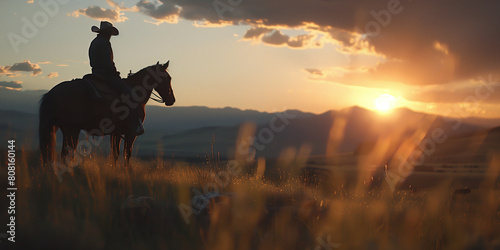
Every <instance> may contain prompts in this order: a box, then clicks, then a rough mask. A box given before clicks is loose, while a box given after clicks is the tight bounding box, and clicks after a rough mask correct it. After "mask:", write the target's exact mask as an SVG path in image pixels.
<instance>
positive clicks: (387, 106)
mask: <svg viewBox="0 0 500 250" xmlns="http://www.w3.org/2000/svg"><path fill="white" fill-rule="evenodd" d="M395 100H396V97H394V96H392V95H390V94H381V95H380V96H379V97H377V99H375V101H374V102H373V108H374V109H375V110H377V111H378V112H381V113H387V112H389V111H391V110H392V109H393V108H394V101H395Z"/></svg>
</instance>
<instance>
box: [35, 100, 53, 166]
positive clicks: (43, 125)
mask: <svg viewBox="0 0 500 250" xmlns="http://www.w3.org/2000/svg"><path fill="white" fill-rule="evenodd" d="M52 112H53V109H52V105H51V99H50V97H47V94H45V95H43V96H42V99H41V100H40V109H39V124H38V136H39V143H40V153H41V155H42V163H43V166H46V165H47V164H49V163H52V162H53V161H54V160H55V146H56V131H57V127H56V125H55V123H54V117H53V116H52Z"/></svg>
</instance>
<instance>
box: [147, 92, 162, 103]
mask: <svg viewBox="0 0 500 250" xmlns="http://www.w3.org/2000/svg"><path fill="white" fill-rule="evenodd" d="M155 91H156V90H154V89H153V91H151V94H152V95H154V96H156V97H157V98H158V99H156V98H154V97H152V96H149V99H151V100H153V101H155V102H157V103H165V100H163V97H161V96H159V95H158V94H156V93H155Z"/></svg>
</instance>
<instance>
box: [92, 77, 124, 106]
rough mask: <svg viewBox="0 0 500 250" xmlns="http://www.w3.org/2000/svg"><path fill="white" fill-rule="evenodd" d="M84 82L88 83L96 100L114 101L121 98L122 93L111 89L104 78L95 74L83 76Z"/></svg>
mask: <svg viewBox="0 0 500 250" xmlns="http://www.w3.org/2000/svg"><path fill="white" fill-rule="evenodd" d="M83 80H86V81H87V83H88V84H87V87H88V89H89V91H90V93H91V95H93V96H94V98H96V99H99V100H105V101H112V100H115V99H116V98H119V95H120V93H117V92H116V91H115V90H114V89H113V88H112V87H110V86H109V84H107V83H106V81H105V80H104V78H103V77H101V76H99V75H95V74H87V75H85V76H83Z"/></svg>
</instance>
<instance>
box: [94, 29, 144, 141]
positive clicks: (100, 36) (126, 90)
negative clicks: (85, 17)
mask: <svg viewBox="0 0 500 250" xmlns="http://www.w3.org/2000/svg"><path fill="white" fill-rule="evenodd" d="M91 30H92V32H95V33H97V37H96V38H94V40H93V41H92V43H91V44H90V48H89V59H90V66H91V67H92V74H94V75H99V76H101V77H102V78H103V79H104V80H105V81H106V83H108V84H110V85H111V87H113V88H114V89H115V90H116V91H118V92H120V93H123V94H125V95H128V96H131V93H132V91H131V89H130V87H128V86H127V85H126V84H125V82H124V81H123V80H122V79H121V77H120V72H118V71H116V67H115V63H114V62H113V50H112V49H111V43H110V41H109V40H110V39H111V36H117V35H118V33H119V32H118V29H116V28H115V27H114V26H113V24H112V23H110V22H107V21H102V22H101V25H100V27H99V28H98V27H96V26H92V29H91ZM130 114H132V116H133V117H130V119H128V121H130V122H129V124H130V126H131V127H132V128H133V129H134V131H135V134H136V135H141V134H143V133H144V127H143V126H142V122H141V120H140V118H139V117H140V116H139V108H137V109H136V110H134V111H132V112H130ZM137 121H139V123H138V124H137Z"/></svg>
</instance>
